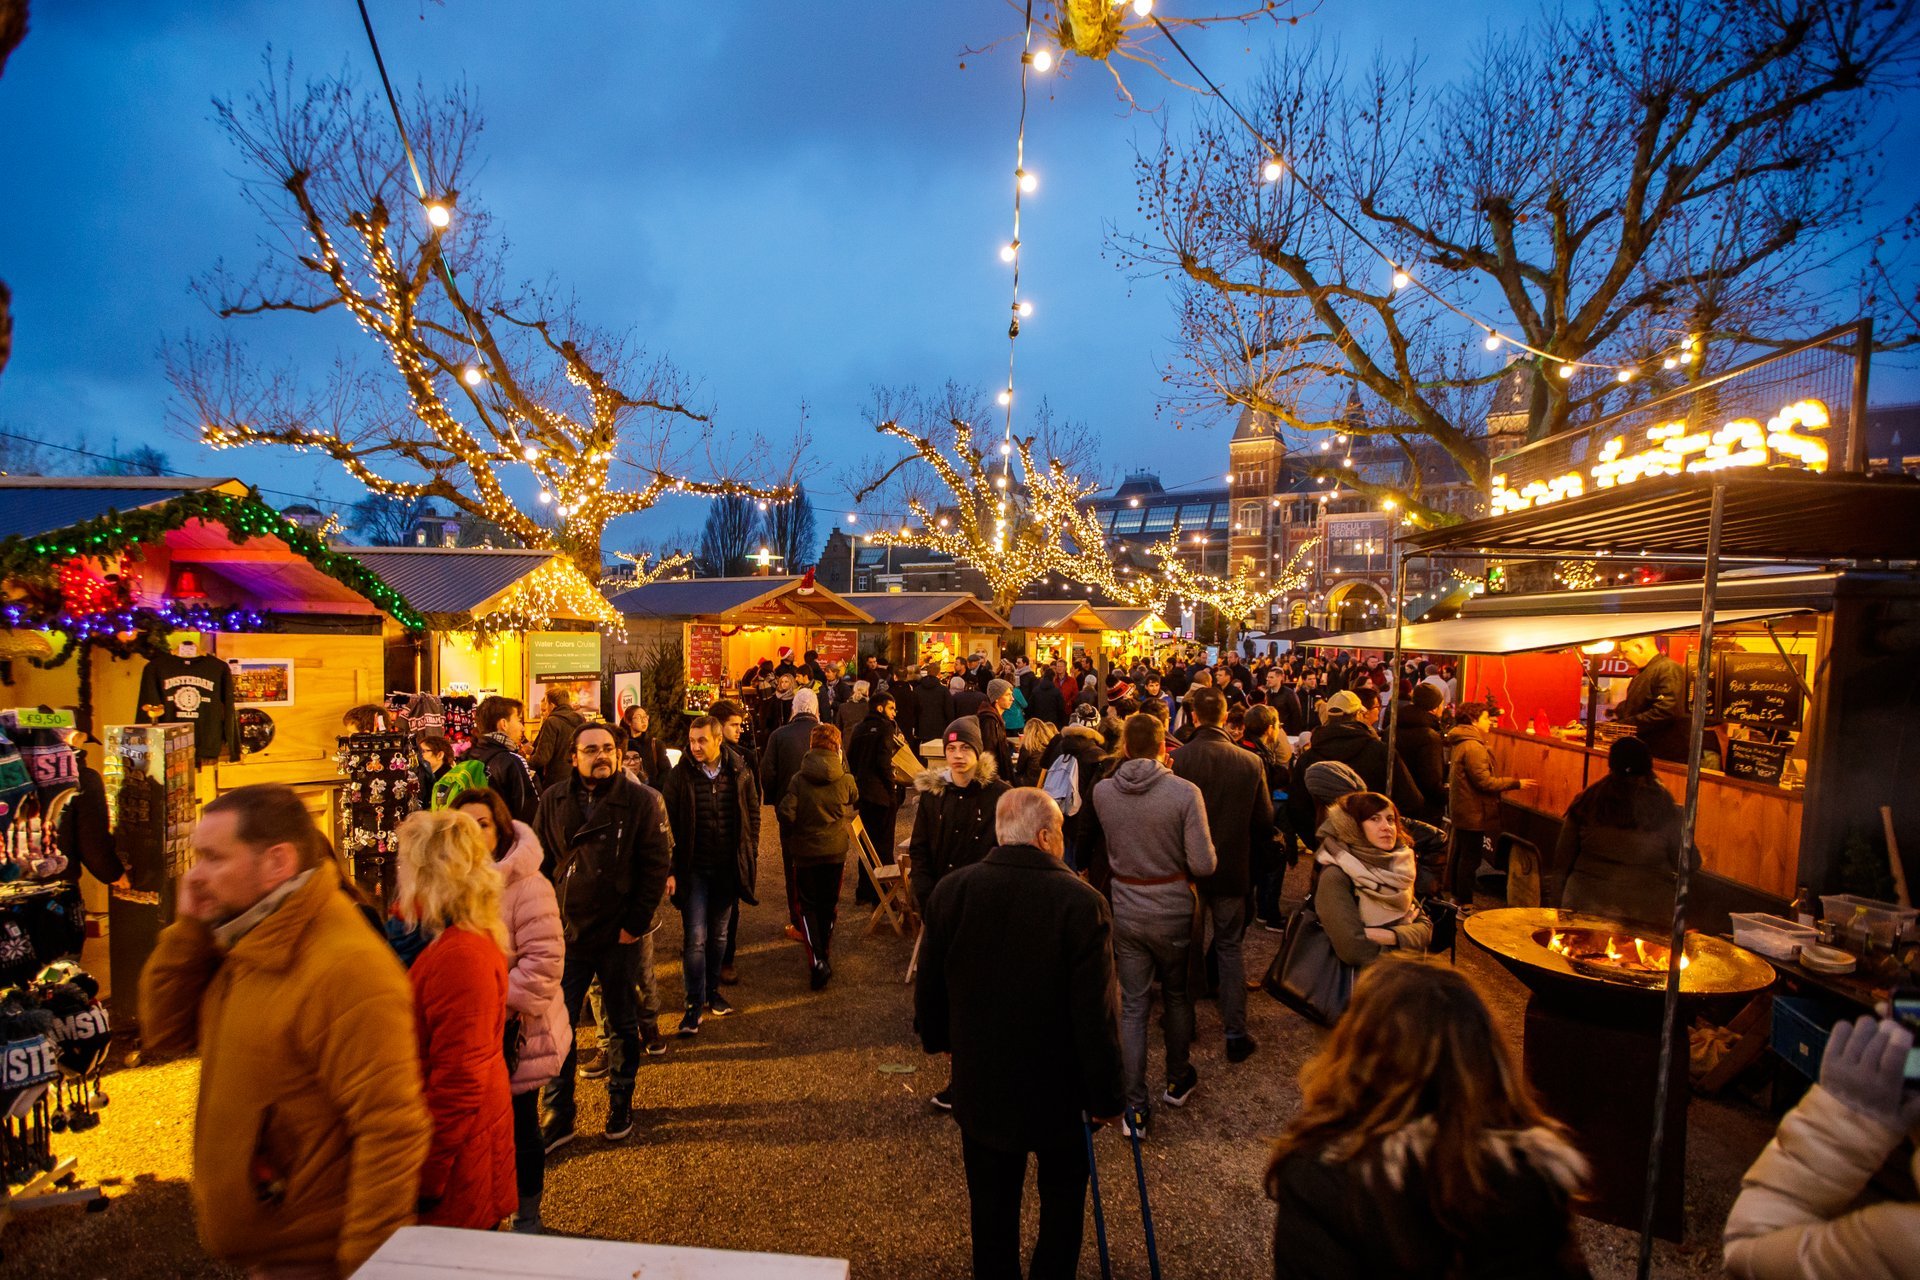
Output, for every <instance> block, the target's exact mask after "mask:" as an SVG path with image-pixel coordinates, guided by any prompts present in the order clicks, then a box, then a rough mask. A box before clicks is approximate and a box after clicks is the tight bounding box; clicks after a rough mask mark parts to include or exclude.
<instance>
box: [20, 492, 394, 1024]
mask: <svg viewBox="0 0 1920 1280" xmlns="http://www.w3.org/2000/svg"><path fill="white" fill-rule="evenodd" d="M0 581H3V582H4V591H5V604H4V606H0V608H3V609H4V620H5V623H6V625H7V627H8V628H9V629H10V630H9V633H8V634H9V638H10V639H11V640H13V641H16V642H17V641H24V640H26V639H28V638H29V637H36V638H37V639H36V641H35V645H34V647H36V648H38V649H40V650H41V651H43V652H44V653H45V655H46V656H44V657H41V658H40V660H39V661H37V662H36V661H33V660H32V659H31V658H29V657H25V656H22V657H21V658H19V659H16V660H13V661H9V662H4V663H0V682H4V683H5V684H6V685H7V689H6V697H7V698H8V699H9V700H10V703H11V705H15V706H21V707H38V706H41V705H45V706H49V707H54V708H72V709H73V713H74V719H75V721H76V722H77V726H78V727H79V728H80V729H82V730H85V731H86V736H85V738H83V740H82V743H81V746H82V748H83V750H84V764H85V765H86V766H87V767H91V768H95V769H98V770H99V771H100V773H101V774H102V776H103V778H104V781H105V785H106V790H107V801H108V805H109V809H110V812H111V814H112V819H111V823H112V832H113V838H114V842H115V845H116V848H117V850H118V851H119V853H120V854H121V856H122V858H123V860H124V861H126V862H127V864H128V866H129V868H130V874H129V880H128V882H127V884H126V885H125V886H123V887H118V888H115V889H114V890H113V893H112V898H111V901H110V902H109V901H108V899H107V895H106V893H105V892H104V890H103V889H101V887H100V886H97V885H95V884H94V883H93V882H92V881H91V880H90V879H89V880H87V881H85V882H84V884H85V889H86V892H87V893H88V895H89V901H88V905H89V907H90V908H91V909H92V910H94V911H101V910H105V909H108V908H109V907H110V908H111V909H110V912H109V915H110V921H111V937H112V955H111V976H110V981H111V982H112V985H113V987H114V989H115V994H116V997H117V998H118V1003H119V1012H118V1013H117V1015H116V1016H117V1017H121V1018H125V1019H128V1020H130V1019H131V1017H132V1012H131V1010H132V1004H133V1001H134V998H135V996H136V979H137V976H138V973H139V969H140V966H141V964H142V963H143V962H144V959H145V956H146V954H147V952H148V951H149V950H150V949H151V946H152V943H153V939H154V938H155V937H156V936H157V933H158V930H159V927H160V925H161V923H162V922H163V921H164V919H165V918H167V917H168V916H169V915H170V913H171V906H172V892H173V885H174V883H175V881H176V880H177V877H178V875H179V873H180V872H181V871H183V870H185V868H186V867H187V866H188V865H190V864H191V860H192V854H191V850H190V846H189V836H190V832H191V828H192V824H193V822H194V820H195V819H196V818H197V816H198V812H199V806H200V805H201V804H204V803H205V802H206V801H208V800H210V799H212V798H213V797H214V796H215V795H218V794H220V793H222V792H226V791H230V790H232V789H233V788H235V787H238V786H242V785H245V784H248V783H256V782H278V783H285V784H287V785H289V786H292V787H293V788H294V790H295V791H296V792H298V793H299V794H300V795H301V796H302V797H303V799H304V800H305V801H306V803H307V806H308V808H309V809H310V810H311V811H312V812H313V814H314V816H315V818H316V819H317V820H318V821H319V823H320V826H321V829H322V830H323V831H325V832H326V833H327V834H328V835H329V837H330V838H331V837H337V835H338V832H337V830H336V827H335V817H336V813H337V805H336V797H337V793H338V790H339V786H340V778H339V775H338V771H337V769H336V766H335V760H334V750H335V741H336V735H337V734H338V733H339V732H340V728H341V718H342V716H343V715H344V714H345V713H346V711H347V710H348V709H349V708H351V707H353V706H356V705H358V704H361V703H364V702H367V701H369V700H373V699H377V698H378V697H379V694H380V690H381V687H382V673H383V667H384V663H385V651H386V646H387V642H388V639H389V637H392V636H397V635H399V634H401V633H402V632H403V631H404V630H405V629H407V628H412V627H417V626H419V625H420V623H421V619H420V617H419V615H418V614H417V613H415V612H414V610H413V609H412V607H411V606H410V605H409V604H408V603H407V601H406V599H405V597H404V596H403V595H402V594H401V593H399V592H397V591H395V590H394V589H393V588H392V587H390V586H388V585H387V584H386V583H384V582H382V581H381V580H380V579H379V578H378V577H377V576H375V575H374V574H373V573H372V572H371V571H370V570H369V569H368V568H367V567H366V566H365V565H364V564H362V563H361V562H360V561H358V560H357V559H355V558H354V557H352V556H350V555H345V554H342V553H340V552H338V551H335V550H333V549H331V548H329V547H327V546H326V544H325V543H323V542H322V541H321V540H320V539H319V538H318V537H316V536H315V535H314V534H313V533H312V532H310V531H308V530H307V529H304V528H302V527H301V526H299V525H297V524H294V523H293V522H291V521H289V520H286V519H283V518H282V517H281V516H280V514H279V513H278V512H276V511H275V510H274V509H273V508H272V507H270V506H268V505H267V504H266V503H264V502H262V501H261V500H260V499H259V497H258V496H257V495H255V494H254V493H253V492H252V491H251V490H249V489H248V488H247V487H246V486H245V485H243V484H241V483H239V482H238V481H235V480H225V479H175V478H171V477H168V478H160V477H95V476H87V477H74V478H61V477H0ZM9 651H10V652H17V653H24V650H23V649H22V648H21V647H18V646H15V647H11V648H10V650H9ZM148 719H151V720H153V721H154V722H155V723H150V724H149V723H144V721H146V720H148ZM76 763H78V762H76Z"/></svg>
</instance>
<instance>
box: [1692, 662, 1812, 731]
mask: <svg viewBox="0 0 1920 1280" xmlns="http://www.w3.org/2000/svg"><path fill="white" fill-rule="evenodd" d="M1791 656H1792V665H1791V666H1789V665H1788V662H1787V659H1786V658H1783V657H1781V656H1780V655H1779V654H1777V653H1748V652H1746V651H1744V650H1739V649H1729V650H1727V651H1726V652H1724V653H1717V654H1715V655H1714V682H1713V683H1714V701H1713V705H1714V708H1715V710H1716V711H1717V712H1718V713H1719V715H1720V717H1721V718H1722V719H1723V720H1727V721H1729V722H1730V723H1733V724H1744V725H1751V726H1753V727H1754V728H1758V729H1793V730H1798V729H1799V728H1800V716H1801V703H1802V698H1801V696H1800V679H1799V676H1798V675H1797V674H1796V672H1804V671H1805V670H1806V659H1805V658H1802V657H1800V656H1799V655H1797V654H1796V655H1791Z"/></svg>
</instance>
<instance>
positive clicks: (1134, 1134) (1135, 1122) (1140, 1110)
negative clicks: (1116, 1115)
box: [1120, 1107, 1148, 1142]
mask: <svg viewBox="0 0 1920 1280" xmlns="http://www.w3.org/2000/svg"><path fill="white" fill-rule="evenodd" d="M1147 1116H1148V1112H1147V1109H1146V1108H1145V1107H1128V1108H1127V1109H1126V1110H1125V1111H1124V1112H1122V1113H1121V1115H1120V1134H1121V1136H1122V1137H1127V1138H1138V1139H1140V1141H1142V1142H1145V1141H1146V1140H1147Z"/></svg>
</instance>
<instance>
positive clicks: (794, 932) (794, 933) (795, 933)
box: [787, 924, 807, 945]
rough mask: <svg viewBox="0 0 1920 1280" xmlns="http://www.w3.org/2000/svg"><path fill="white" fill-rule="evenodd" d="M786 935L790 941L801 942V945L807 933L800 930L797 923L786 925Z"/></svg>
mask: <svg viewBox="0 0 1920 1280" xmlns="http://www.w3.org/2000/svg"><path fill="white" fill-rule="evenodd" d="M787 937H788V938H789V939H791V940H792V941H794V942H798V943H801V944H803V945H804V944H805V942H806V940H807V935H806V934H804V933H802V932H800V927H799V926H798V925H791V924H790V925H788V926H787Z"/></svg>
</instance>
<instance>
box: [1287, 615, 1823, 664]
mask: <svg viewBox="0 0 1920 1280" xmlns="http://www.w3.org/2000/svg"><path fill="white" fill-rule="evenodd" d="M1809 612H1812V611H1811V610H1810V609H1807V608H1806V607H1804V606H1795V605H1783V606H1777V607H1774V608H1759V609H1721V610H1718V611H1716V612H1715V614H1714V623H1715V625H1722V624H1725V623H1730V622H1752V621H1755V620H1757V619H1760V618H1784V617H1787V616H1788V615H1790V614H1795V613H1809ZM1699 625H1700V611H1699V609H1697V608H1696V609H1691V610H1672V611H1659V612H1640V613H1588V614H1524V615H1515V616H1507V617H1462V618H1452V619H1449V620H1448V621H1446V622H1413V623H1409V624H1407V625H1406V626H1404V627H1402V628H1401V629H1400V644H1401V647H1402V648H1403V649H1406V650H1408V651H1410V652H1413V653H1490V654H1500V653H1534V652H1539V651H1543V650H1550V649H1571V648H1573V647H1574V646H1576V645H1583V644H1591V643H1593V642H1594V641H1596V640H1619V639H1623V638H1625V637H1627V636H1645V635H1658V634H1660V633H1662V632H1667V631H1691V630H1694V629H1695V628H1697V627H1699ZM1393 641H1394V629H1393V628H1392V627H1380V628H1378V629H1377V630H1373V631H1344V632H1340V633H1339V634H1336V635H1330V636H1323V637H1321V638H1320V639H1318V640H1307V641H1305V642H1304V643H1305V644H1307V645H1308V646H1309V647H1311V648H1315V649H1392V648H1393Z"/></svg>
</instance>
